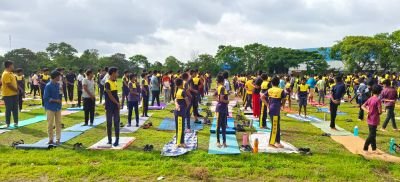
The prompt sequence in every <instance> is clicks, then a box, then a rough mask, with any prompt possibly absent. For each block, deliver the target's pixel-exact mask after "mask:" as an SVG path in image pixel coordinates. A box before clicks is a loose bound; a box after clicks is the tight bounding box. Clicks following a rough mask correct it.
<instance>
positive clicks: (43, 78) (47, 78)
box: [39, 68, 50, 106]
mask: <svg viewBox="0 0 400 182" xmlns="http://www.w3.org/2000/svg"><path fill="white" fill-rule="evenodd" d="M39 82H40V96H41V97H42V106H44V101H43V95H44V87H45V86H46V84H47V83H49V82H50V76H49V69H48V68H43V74H41V75H40V76H39Z"/></svg>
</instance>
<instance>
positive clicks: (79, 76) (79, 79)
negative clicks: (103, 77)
mask: <svg viewBox="0 0 400 182" xmlns="http://www.w3.org/2000/svg"><path fill="white" fill-rule="evenodd" d="M84 78H85V77H84V76H83V75H82V74H80V73H79V75H78V78H77V80H78V81H80V82H81V81H82V80H83V79H84Z"/></svg>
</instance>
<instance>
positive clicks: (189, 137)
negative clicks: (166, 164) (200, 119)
mask: <svg viewBox="0 0 400 182" xmlns="http://www.w3.org/2000/svg"><path fill="white" fill-rule="evenodd" d="M185 145H186V148H181V147H177V146H176V136H174V138H173V139H172V140H171V141H170V142H168V143H167V144H165V145H164V147H163V149H162V150H161V155H162V156H167V157H174V156H180V155H183V154H186V153H188V152H190V151H192V150H196V149H197V132H192V133H185Z"/></svg>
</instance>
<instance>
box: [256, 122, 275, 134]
mask: <svg viewBox="0 0 400 182" xmlns="http://www.w3.org/2000/svg"><path fill="white" fill-rule="evenodd" d="M253 127H254V129H256V131H257V132H260V133H270V132H271V129H264V128H260V122H258V121H254V120H253ZM267 127H268V128H271V122H269V121H268V120H267Z"/></svg>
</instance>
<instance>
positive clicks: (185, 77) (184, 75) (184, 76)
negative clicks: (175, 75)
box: [182, 72, 189, 80]
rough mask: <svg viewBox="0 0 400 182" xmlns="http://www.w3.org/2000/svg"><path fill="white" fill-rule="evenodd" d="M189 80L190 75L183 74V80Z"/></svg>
mask: <svg viewBox="0 0 400 182" xmlns="http://www.w3.org/2000/svg"><path fill="white" fill-rule="evenodd" d="M188 78H189V75H188V74H187V73H186V72H185V73H183V74H182V79H184V80H186V79H188Z"/></svg>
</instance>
